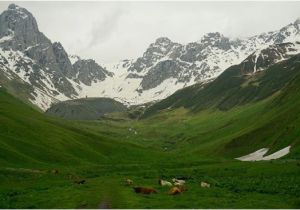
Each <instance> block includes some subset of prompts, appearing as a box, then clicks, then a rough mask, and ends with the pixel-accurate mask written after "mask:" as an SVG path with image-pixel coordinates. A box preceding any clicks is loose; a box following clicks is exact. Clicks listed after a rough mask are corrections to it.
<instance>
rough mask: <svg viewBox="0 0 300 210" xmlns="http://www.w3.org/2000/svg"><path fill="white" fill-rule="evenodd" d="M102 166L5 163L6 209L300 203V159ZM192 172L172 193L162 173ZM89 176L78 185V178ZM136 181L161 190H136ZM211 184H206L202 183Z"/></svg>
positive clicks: (0, 202)
mask: <svg viewBox="0 0 300 210" xmlns="http://www.w3.org/2000/svg"><path fill="white" fill-rule="evenodd" d="M157 164H158V163H153V164H151V163H150V164H132V165H130V164H128V165H126V164H125V165H99V166H94V167H84V168H76V167H69V168H59V169H58V174H54V173H52V172H51V171H49V170H45V169H42V170H39V169H34V170H33V169H32V170H25V169H20V168H19V169H18V168H1V169H0V170H1V173H0V186H1V189H0V207H1V208H99V207H101V206H102V207H106V208H300V198H299V196H298V195H299V194H300V186H299V183H300V177H299V170H300V164H299V163H296V162H295V161H291V162H287V161H284V160H283V161H275V162H252V163H244V162H237V161H232V162H230V161H223V162H210V161H205V162H201V161H199V162H197V163H194V165H193V164H191V163H183V164H182V165H181V164H175V163H169V165H165V166H164V165H163V164H162V165H157ZM181 176H186V177H188V178H189V179H187V180H186V181H187V185H186V186H187V191H185V192H183V193H182V194H179V195H175V196H172V195H168V194H167V192H168V190H169V188H168V187H161V186H159V185H158V178H159V177H163V178H164V179H167V180H171V179H172V178H173V177H181ZM74 177H76V178H80V179H84V180H86V183H85V184H82V185H80V184H76V183H74V179H76V178H74ZM124 178H130V179H132V180H133V181H134V185H138V186H144V187H152V188H154V189H156V190H157V191H158V194H153V195H140V194H136V193H135V192H134V191H133V189H132V187H130V186H126V185H125V182H124ZM201 181H205V182H208V183H210V184H211V188H201V187H200V182H201Z"/></svg>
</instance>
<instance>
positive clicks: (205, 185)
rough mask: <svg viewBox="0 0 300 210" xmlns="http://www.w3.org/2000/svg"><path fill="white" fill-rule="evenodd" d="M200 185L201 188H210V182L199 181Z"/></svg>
mask: <svg viewBox="0 0 300 210" xmlns="http://www.w3.org/2000/svg"><path fill="white" fill-rule="evenodd" d="M200 185H201V187H203V188H210V184H209V183H206V182H201V183H200Z"/></svg>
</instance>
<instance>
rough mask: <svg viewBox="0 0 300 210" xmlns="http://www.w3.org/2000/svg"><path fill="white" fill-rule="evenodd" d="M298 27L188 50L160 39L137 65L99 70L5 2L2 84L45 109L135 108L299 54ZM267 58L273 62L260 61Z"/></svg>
mask: <svg viewBox="0 0 300 210" xmlns="http://www.w3.org/2000/svg"><path fill="white" fill-rule="evenodd" d="M299 28H300V19H298V20H296V21H295V22H294V23H291V24H289V25H287V26H285V27H283V28H282V29H280V30H278V31H273V32H268V33H264V34H260V35H257V36H253V37H250V38H245V39H229V38H227V37H225V36H224V35H222V34H220V33H218V32H216V33H208V34H206V35H204V36H203V37H202V38H201V39H200V40H199V41H197V42H192V43H188V44H186V45H183V44H180V43H176V42H172V41H171V40H170V39H169V38H166V37H161V38H158V39H157V40H156V41H155V42H154V43H152V44H151V45H150V46H149V47H148V48H147V49H146V51H145V52H144V54H143V55H142V56H141V57H139V58H137V59H135V60H123V61H121V62H118V63H115V64H101V65H99V64H98V63H96V62H95V61H94V60H92V59H81V58H80V57H79V56H76V55H68V53H67V52H66V51H65V50H64V48H63V46H62V45H61V44H60V43H59V42H55V43H52V42H51V41H50V40H49V39H48V38H47V37H46V36H45V35H44V34H43V33H42V32H40V31H39V29H38V26H37V23H36V20H35V18H34V17H33V15H32V14H31V13H30V12H28V11H27V10H26V9H24V8H21V7H19V6H17V5H15V4H11V5H9V7H8V9H7V10H5V11H4V12H3V13H2V14H1V15H0V67H1V70H0V84H1V85H2V86H4V87H5V86H7V88H8V89H11V90H12V92H14V93H16V94H18V90H20V86H22V89H24V87H25V86H26V89H27V90H26V91H25V92H26V94H27V95H26V96H27V98H28V99H29V100H30V101H31V102H32V103H34V104H36V105H38V106H39V107H40V108H42V109H43V110H46V109H47V108H49V107H50V105H51V104H52V103H55V102H57V101H61V100H67V99H74V98H81V97H86V96H88V97H110V98H115V99H117V100H119V101H122V102H124V103H127V104H141V103H146V102H150V101H155V100H160V99H163V98H165V97H167V96H169V95H171V94H173V93H174V92H175V91H176V90H178V89H181V88H183V87H186V86H189V85H192V84H194V83H197V82H205V81H209V80H212V79H214V78H216V77H217V76H218V75H220V74H221V73H222V72H223V71H224V70H225V69H226V68H228V67H230V66H232V65H235V64H239V63H241V62H245V66H251V65H252V64H251V65H250V64H247V62H246V61H244V60H245V59H246V58H247V57H248V56H251V55H252V57H253V59H254V60H253V61H255V63H257V64H256V65H255V66H253V68H252V67H251V68H252V69H254V71H256V70H261V69H263V66H264V65H272V64H273V63H275V62H278V61H280V60H283V59H286V58H288V57H289V56H288V55H289V54H293V53H294V54H295V53H297V52H298V49H299V48H298V44H296V41H300V32H299V31H300V30H299ZM284 43H288V44H284ZM277 44H283V45H282V46H281V47H278V45H277ZM270 45H272V46H273V45H274V46H276V47H274V50H273V51H272V50H271V51H270V49H269V50H267V51H264V50H263V49H265V48H268V47H269V46H270ZM275 48H276V49H275ZM265 53H271V54H272V55H273V54H274V56H273V57H274V59H272V61H267V60H264V54H265ZM269 57H270V56H269ZM271 57H272V56H271ZM275 58H276V59H275ZM252 63H253V62H252ZM12 81H17V82H18V85H16V84H15V83H16V82H14V85H12V84H13V82H12ZM21 84H22V85H21ZM27 87H29V88H27Z"/></svg>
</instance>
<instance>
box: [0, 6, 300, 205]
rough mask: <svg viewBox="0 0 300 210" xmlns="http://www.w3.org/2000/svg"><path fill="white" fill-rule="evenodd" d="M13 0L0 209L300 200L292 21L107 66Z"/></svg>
mask: <svg viewBox="0 0 300 210" xmlns="http://www.w3.org/2000/svg"><path fill="white" fill-rule="evenodd" d="M19 3H20V5H23V4H24V5H25V6H24V7H23V6H20V5H17V4H15V3H9V2H0V8H2V7H4V6H3V5H5V9H4V10H3V11H1V12H2V13H1V15H0V208H1V209H32V208H37V209H45V208H46V209H66V208H67V209H76V208H80V209H86V208H87V209H95V208H104V209H110V208H114V209H115V208H118V209H148V208H151V209H162V208H164V209H181V208H185V209H190V208H196V209H199V208H200V209H205V208H210V209H216V208H221V209H226V208H227V209H228V208H231V209H298V208H300V19H299V18H295V19H293V20H290V23H288V22H287V23H286V24H285V25H282V26H281V27H280V28H278V29H276V30H272V31H261V33H259V34H257V35H251V36H247V37H240V38H232V36H231V35H230V36H229V35H228V36H225V35H223V34H222V33H221V32H209V31H207V32H206V33H205V34H204V35H203V36H201V34H199V37H200V38H199V40H195V41H192V42H187V43H179V42H177V41H172V40H171V39H170V38H168V37H165V36H162V37H158V38H157V39H155V40H154V41H153V40H152V41H153V42H152V43H151V44H150V45H148V47H147V48H146V49H144V51H143V53H142V54H140V55H139V56H138V57H136V58H128V59H127V58H126V59H123V60H121V61H119V62H114V63H105V62H100V61H98V60H94V59H91V58H85V57H82V56H81V55H74V54H71V53H70V54H69V53H68V52H67V50H66V49H67V48H64V46H63V44H62V43H60V42H52V41H51V40H50V38H48V37H47V34H46V33H43V32H41V29H40V27H39V24H38V23H39V22H38V21H39V20H38V18H35V16H34V14H33V12H32V13H31V12H30V11H29V10H30V9H29V8H30V7H32V8H36V7H37V6H40V8H41V13H42V11H44V10H47V8H46V6H43V2H19ZM19 3H18V4H19ZM77 3H78V2H77ZM77 3H76V2H73V3H69V2H65V3H62V4H60V3H59V2H52V3H51V4H53V5H55V4H57V8H58V7H59V5H67V4H70V5H71V4H72V5H73V4H74V5H76V4H77ZM182 3H183V2H182ZM196 3H197V4H199V5H200V6H201V4H202V3H203V2H196ZM196 3H195V4H196ZM237 3H239V4H241V2H232V4H237ZM252 3H253V4H257V5H258V7H259V6H260V2H252ZM273 3H274V2H265V4H268V5H270V7H272V4H273ZM277 3H278V2H277ZM281 3H282V4H284V2H281ZM296 3H297V5H298V8H299V9H300V4H299V2H295V4H296ZM78 4H79V3H78ZM82 4H83V3H82ZM89 4H92V3H91V2H90V3H85V5H89ZM97 4H99V5H105V4H109V2H98V3H95V5H97ZM115 4H116V5H121V3H120V2H115ZM133 4H140V6H141V5H143V4H145V5H146V6H145V11H146V10H147V4H152V3H151V2H135V3H133ZM153 4H155V5H156V7H157V8H158V7H159V5H163V4H167V5H169V4H170V5H171V4H175V3H174V2H156V3H153ZM185 4H187V5H188V4H192V3H191V2H186V3H185ZM211 4H212V6H213V7H212V8H214V6H215V5H218V4H221V3H220V2H212V3H211ZM245 4H247V3H246V2H245ZM249 4H250V3H249ZM274 4H275V3H274ZM1 5H2V6H1ZM26 5H28V8H25V7H26ZM128 5H129V3H128ZM61 7H62V6H61ZM126 7H127V6H125V8H126ZM141 7H142V6H141ZM51 8H52V7H51ZM51 8H50V7H49V10H50V9H51ZM99 8H100V6H99ZM120 8H121V6H120ZM128 8H129V6H128ZM128 8H127V9H128ZM205 8H206V7H205ZM150 9H151V8H150V7H149V10H150ZM183 9H184V8H182V10H183ZM60 10H62V11H64V10H65V11H66V12H68V10H67V9H64V8H60ZM195 10H196V8H195ZM36 11H37V10H36ZM178 11H180V8H178ZM299 11H300V10H299ZM108 12H110V11H109V10H108ZM159 12H160V10H159V9H158V10H157V14H158V16H159ZM195 12H196V13H197V11H195ZM120 13H121V12H120ZM266 13H267V12H266ZM282 13H283V14H279V15H278V17H279V16H280V15H282V16H284V15H285V13H289V11H288V10H285V11H284V9H283V11H282ZM47 14H48V13H47ZM58 14H60V13H59V12H57V13H55V12H53V15H58ZM67 14H71V12H70V13H67ZM133 14H136V15H137V16H136V17H139V16H138V15H139V14H140V13H139V12H138V11H134V12H133ZM39 15H41V14H39ZM86 15H88V11H87V13H86ZM126 15H129V12H127V13H126V12H124V13H121V14H120V18H124V19H125V20H126V21H127V20H128V18H127V19H126V17H127V16H126ZM246 15H250V14H245V16H246ZM299 15H300V14H299ZM145 16H146V14H145ZM170 16H171V18H174V17H175V16H174V17H173V16H172V15H171V14H170ZM41 17H42V15H41ZM45 17H46V16H43V18H45ZM105 17H106V16H105ZM107 17H108V18H111V19H112V17H111V16H107ZM118 17H119V16H118ZM191 17H194V16H191ZM47 18H49V20H48V21H49V22H50V21H51V17H50V16H49V17H47ZM156 18H158V17H156ZM241 18H243V17H241ZM145 19H147V18H145ZM154 19H155V18H154ZM154 19H153V20H154ZM147 20H148V19H147ZM161 20H162V23H161V24H164V23H163V21H168V19H167V18H166V19H164V18H163V17H162V19H161ZM140 21H142V20H140ZM274 21H275V20H274ZM61 22H62V24H63V22H64V18H63V17H62V18H61ZM42 23H43V22H42ZM212 23H213V21H212ZM212 23H211V24H212ZM174 24H175V25H176V24H177V22H176V21H174ZM178 24H179V22H178ZM269 24H271V23H269ZM49 25H51V24H50V23H49ZM103 25H105V24H103ZM108 25H109V27H113V24H108ZM119 25H121V24H119ZM43 27H45V26H44V25H43ZM120 27H121V26H120ZM149 27H150V26H149ZM199 27H201V25H199ZM249 27H250V26H249ZM251 27H254V26H251ZM257 27H258V26H257ZM53 30H54V29H53ZM57 30H58V29H57ZM60 30H63V29H60ZM66 30H67V29H66ZM79 30H84V26H81V25H80V24H78V31H79ZM136 30H143V29H142V28H141V29H139V28H138V27H137V28H136ZM153 30H155V27H154V29H153ZM220 30H222V29H220ZM78 33H80V32H78ZM101 33H102V31H101ZM103 33H104V32H103ZM126 33H135V32H134V31H131V30H129V29H128V31H124V34H126ZM178 33H179V32H178ZM180 33H183V34H184V31H180ZM100 35H101V34H100ZM109 35H110V36H114V34H113V33H111V34H109ZM162 35H163V34H162ZM103 36H104V35H103ZM118 36H120V37H121V36H122V34H118ZM124 36H125V35H124ZM70 39H71V38H70ZM142 39H143V37H141V40H142ZM132 41H138V40H132ZM80 43H81V42H78V45H79V44H80ZM68 48H69V47H68ZM90 48H92V47H90ZM88 50H89V48H88V49H87V50H86V51H88ZM119 50H120V51H122V46H120V49H119ZM82 53H84V52H82ZM108 53H110V52H108ZM112 54H113V53H112ZM129 57H130V56H129Z"/></svg>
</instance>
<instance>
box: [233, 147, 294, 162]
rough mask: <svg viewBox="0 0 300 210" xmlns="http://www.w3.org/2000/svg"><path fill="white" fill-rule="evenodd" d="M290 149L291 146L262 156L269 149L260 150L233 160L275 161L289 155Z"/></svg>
mask: <svg viewBox="0 0 300 210" xmlns="http://www.w3.org/2000/svg"><path fill="white" fill-rule="evenodd" d="M290 149H291V146H287V147H285V148H283V149H281V150H279V151H277V152H274V153H273V154H271V155H267V156H264V155H265V154H266V153H267V152H268V151H269V148H262V149H259V150H257V151H255V152H253V153H250V154H248V155H245V156H242V157H239V158H235V159H237V160H240V161H261V160H275V159H279V158H281V157H283V156H285V155H287V154H289V153H290Z"/></svg>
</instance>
